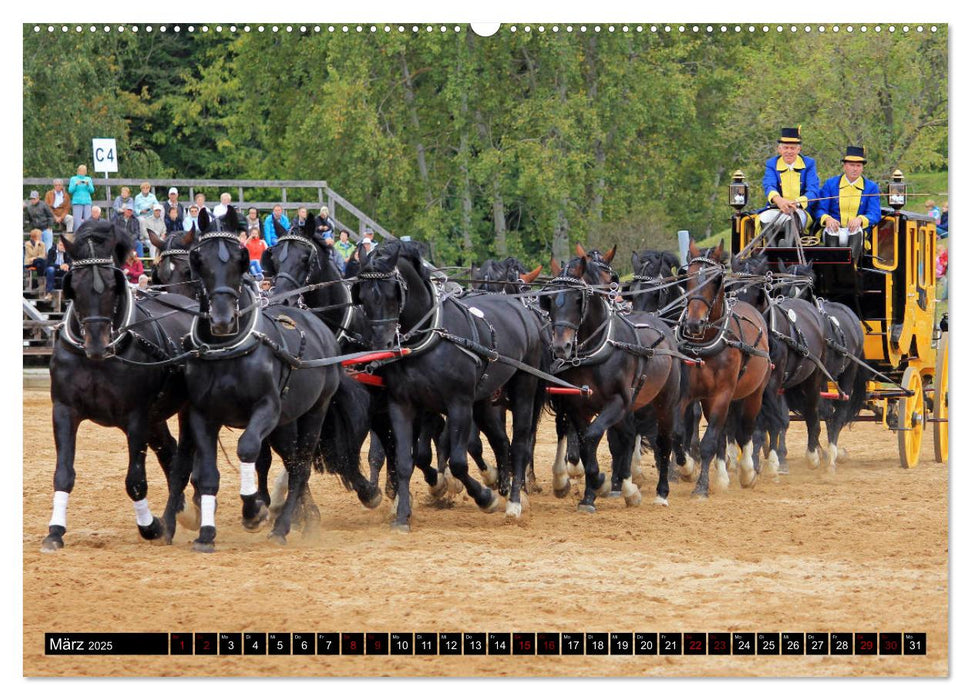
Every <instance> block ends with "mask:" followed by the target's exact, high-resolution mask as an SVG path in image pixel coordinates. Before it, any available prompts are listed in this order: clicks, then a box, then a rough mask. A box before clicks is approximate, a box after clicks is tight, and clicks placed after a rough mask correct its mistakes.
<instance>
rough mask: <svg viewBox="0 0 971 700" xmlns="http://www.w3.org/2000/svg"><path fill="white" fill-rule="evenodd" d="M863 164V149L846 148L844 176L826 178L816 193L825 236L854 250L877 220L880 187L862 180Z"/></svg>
mask: <svg viewBox="0 0 971 700" xmlns="http://www.w3.org/2000/svg"><path fill="white" fill-rule="evenodd" d="M864 165H866V150H865V149H864V148H863V147H862V146H847V147H846V155H845V156H843V174H842V175H835V176H833V177H831V178H829V179H828V180H827V181H826V182H824V183H823V188H822V190H821V191H820V193H819V196H820V202H819V209H818V214H819V223H820V225H821V226H822V227H823V232H824V235H826V236H827V237H828V238H831V237H832V236H837V238H836V240H835V241H832V242H835V243H836V244H837V245H840V246H846V245H850V246H851V247H853V248H854V249H856V248H857V247H858V246H857V245H856V240H857V239H859V243H860V247H861V246H862V242H863V233H862V232H863V231H864V230H865V229H868V228H870V227H871V226H873V225H874V224H876V223H878V222H879V221H880V196H879V195H880V188H879V186H878V185H877V183H875V182H873V181H872V180H867V179H866V178H865V177H863V166H864ZM851 238H852V240H851ZM857 254H858V253H857Z"/></svg>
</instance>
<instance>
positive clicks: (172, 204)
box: [163, 187, 185, 221]
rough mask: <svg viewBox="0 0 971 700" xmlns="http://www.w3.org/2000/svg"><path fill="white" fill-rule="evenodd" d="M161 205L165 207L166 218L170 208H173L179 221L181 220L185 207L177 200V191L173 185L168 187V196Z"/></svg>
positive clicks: (183, 216)
mask: <svg viewBox="0 0 971 700" xmlns="http://www.w3.org/2000/svg"><path fill="white" fill-rule="evenodd" d="M163 206H164V207H165V218H166V219H168V218H169V210H170V209H175V210H176V211H178V218H179V221H182V219H184V218H185V207H183V206H182V203H181V202H180V201H179V191H178V190H177V189H176V188H175V187H170V188H169V198H168V199H166V200H165V203H164V204H163Z"/></svg>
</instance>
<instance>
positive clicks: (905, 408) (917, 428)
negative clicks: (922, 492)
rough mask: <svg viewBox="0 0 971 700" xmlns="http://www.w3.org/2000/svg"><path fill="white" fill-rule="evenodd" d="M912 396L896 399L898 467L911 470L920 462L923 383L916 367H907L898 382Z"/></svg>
mask: <svg viewBox="0 0 971 700" xmlns="http://www.w3.org/2000/svg"><path fill="white" fill-rule="evenodd" d="M900 383H901V385H902V386H903V387H904V388H905V389H909V390H910V391H912V392H914V395H913V396H904V397H902V398H900V399H897V446H898V447H899V448H900V466H901V467H903V468H904V469H913V468H914V467H916V466H917V462H919V461H920V443H921V440H922V439H923V437H924V383H923V381H922V380H921V377H920V372H919V371H918V369H917V368H916V367H908V368H907V371H906V372H904V378H903V381H902V382H900Z"/></svg>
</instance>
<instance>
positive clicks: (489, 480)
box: [482, 464, 499, 486]
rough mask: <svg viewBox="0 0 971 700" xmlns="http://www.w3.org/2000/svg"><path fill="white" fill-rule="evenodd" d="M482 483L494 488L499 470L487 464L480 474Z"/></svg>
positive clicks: (497, 481)
mask: <svg viewBox="0 0 971 700" xmlns="http://www.w3.org/2000/svg"><path fill="white" fill-rule="evenodd" d="M482 481H483V482H484V483H485V485H486V486H495V485H496V484H498V483H499V470H498V469H496V468H495V467H494V466H492V465H491V464H487V465H486V470H485V471H484V472H483V473H482Z"/></svg>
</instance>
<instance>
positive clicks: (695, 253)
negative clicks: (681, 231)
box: [688, 238, 701, 258]
mask: <svg viewBox="0 0 971 700" xmlns="http://www.w3.org/2000/svg"><path fill="white" fill-rule="evenodd" d="M688 252H689V253H691V257H692V258H700V257H701V249H700V248H699V247H698V246H697V245H695V239H694V238H692V239H690V240H689V241H688Z"/></svg>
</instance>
